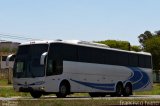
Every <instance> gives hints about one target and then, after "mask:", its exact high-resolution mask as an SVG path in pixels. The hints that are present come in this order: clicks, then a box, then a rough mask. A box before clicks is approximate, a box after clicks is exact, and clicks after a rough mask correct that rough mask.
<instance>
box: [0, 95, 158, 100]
mask: <svg viewBox="0 0 160 106" xmlns="http://www.w3.org/2000/svg"><path fill="white" fill-rule="evenodd" d="M91 99H95V100H98V99H106V100H112V99H113V100H114V99H121V100H123V99H127V100H134V99H138V100H144V99H147V100H153V99H155V100H160V95H134V96H130V97H110V96H107V97H95V98H91V97H78V96H71V97H66V98H57V97H56V96H42V97H41V98H40V99H33V98H32V97H11V98H5V97H0V101H4V100H91Z"/></svg>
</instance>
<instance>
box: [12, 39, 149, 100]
mask: <svg viewBox="0 0 160 106" xmlns="http://www.w3.org/2000/svg"><path fill="white" fill-rule="evenodd" d="M13 87H14V89H15V90H16V91H19V92H30V94H31V96H32V97H33V98H40V97H41V96H42V95H46V94H52V93H53V94H56V96H57V97H60V98H62V97H66V96H67V95H69V94H73V93H89V95H90V96H91V97H105V96H106V95H111V96H117V97H120V96H130V95H132V94H133V92H134V91H144V90H151V89H152V56H151V54H150V53H146V52H134V51H125V50H120V49H113V48H109V47H108V46H106V45H103V44H97V43H92V42H86V41H78V40H77V41H76V40H74V41H62V40H57V41H50V42H47V41H46V42H36V41H35V42H30V43H25V44H21V45H20V46H19V48H18V51H17V53H16V55H15V62H14V68H13Z"/></svg>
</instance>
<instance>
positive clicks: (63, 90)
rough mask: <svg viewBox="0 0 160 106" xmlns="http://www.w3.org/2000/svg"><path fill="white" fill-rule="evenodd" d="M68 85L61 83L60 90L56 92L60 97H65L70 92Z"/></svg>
mask: <svg viewBox="0 0 160 106" xmlns="http://www.w3.org/2000/svg"><path fill="white" fill-rule="evenodd" d="M68 92H69V91H68V86H67V84H65V83H61V84H60V87H59V92H58V93H57V94H56V96H57V97H58V98H65V97H66V96H67V94H68Z"/></svg>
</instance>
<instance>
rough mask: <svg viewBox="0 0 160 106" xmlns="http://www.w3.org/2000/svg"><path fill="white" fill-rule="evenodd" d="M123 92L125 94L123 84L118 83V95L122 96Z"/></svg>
mask: <svg viewBox="0 0 160 106" xmlns="http://www.w3.org/2000/svg"><path fill="white" fill-rule="evenodd" d="M122 94H123V84H121V83H118V84H117V86H116V96H117V97H121V95H122Z"/></svg>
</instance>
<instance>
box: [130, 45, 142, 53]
mask: <svg viewBox="0 0 160 106" xmlns="http://www.w3.org/2000/svg"><path fill="white" fill-rule="evenodd" d="M131 51H136V52H140V51H142V48H141V47H140V46H131Z"/></svg>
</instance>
